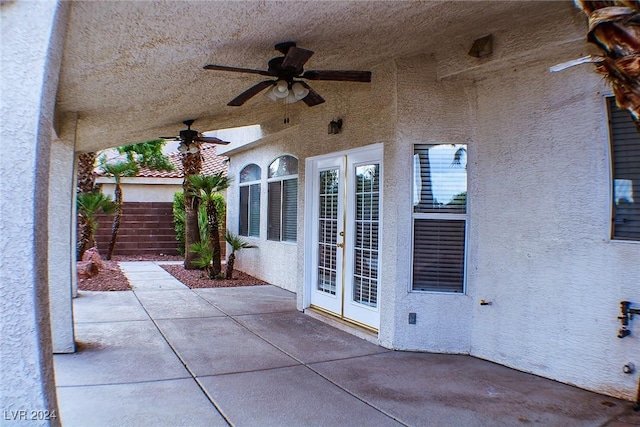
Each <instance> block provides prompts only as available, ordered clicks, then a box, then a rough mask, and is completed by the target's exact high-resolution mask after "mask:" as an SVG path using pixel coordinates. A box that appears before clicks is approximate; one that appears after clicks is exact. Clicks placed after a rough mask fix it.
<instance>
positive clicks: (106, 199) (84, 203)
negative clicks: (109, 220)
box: [77, 191, 116, 259]
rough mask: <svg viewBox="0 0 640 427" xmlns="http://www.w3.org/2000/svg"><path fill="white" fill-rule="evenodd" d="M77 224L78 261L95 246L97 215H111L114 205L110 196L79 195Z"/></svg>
mask: <svg viewBox="0 0 640 427" xmlns="http://www.w3.org/2000/svg"><path fill="white" fill-rule="evenodd" d="M77 207H78V223H79V226H80V237H79V239H78V247H77V250H78V254H77V256H78V259H82V255H84V252H85V251H86V250H87V249H89V248H90V247H92V246H94V245H95V233H96V230H97V229H98V220H97V216H98V213H100V212H103V213H106V214H111V213H113V212H114V211H115V209H116V205H115V203H114V202H113V200H111V196H105V195H104V194H102V193H101V192H100V191H93V192H90V193H80V194H78V197H77Z"/></svg>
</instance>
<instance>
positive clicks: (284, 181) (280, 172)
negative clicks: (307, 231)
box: [267, 155, 298, 242]
mask: <svg viewBox="0 0 640 427" xmlns="http://www.w3.org/2000/svg"><path fill="white" fill-rule="evenodd" d="M267 185H268V192H269V197H268V207H267V208H268V209H267V212H268V218H267V239H269V240H276V241H283V242H295V241H296V237H297V226H298V223H297V216H298V212H297V211H298V159H296V158H295V157H293V156H289V155H284V156H280V157H278V158H277V159H275V160H274V161H273V162H271V164H270V165H269V172H268V176H267Z"/></svg>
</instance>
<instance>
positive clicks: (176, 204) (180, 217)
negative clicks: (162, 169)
mask: <svg viewBox="0 0 640 427" xmlns="http://www.w3.org/2000/svg"><path fill="white" fill-rule="evenodd" d="M213 198H214V201H215V204H216V210H217V211H218V218H220V219H221V220H220V230H224V229H225V221H224V218H226V213H227V203H226V201H225V199H224V196H223V195H222V194H215V195H214V196H213ZM198 226H199V229H200V238H201V239H202V240H205V241H206V240H209V236H208V230H207V215H206V207H205V205H204V204H201V205H200V209H199V211H198ZM184 227H185V211H184V193H183V192H182V191H178V192H177V193H175V194H174V195H173V228H174V229H175V230H176V240H177V241H178V242H180V243H179V244H178V253H179V254H180V255H182V256H184V232H185V229H184Z"/></svg>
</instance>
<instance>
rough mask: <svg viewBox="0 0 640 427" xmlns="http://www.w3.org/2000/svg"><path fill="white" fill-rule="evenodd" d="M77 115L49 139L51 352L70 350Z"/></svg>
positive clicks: (72, 343) (69, 351)
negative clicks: (56, 135)
mask: <svg viewBox="0 0 640 427" xmlns="http://www.w3.org/2000/svg"><path fill="white" fill-rule="evenodd" d="M76 120H77V115H75V114H74V115H67V116H66V117H64V118H62V120H61V121H62V124H61V126H60V129H59V132H60V135H59V138H54V139H53V140H52V142H51V161H50V173H49V301H50V311H51V333H52V337H53V352H54V353H73V352H74V351H75V342H74V334H73V311H72V303H71V297H72V295H73V283H74V277H75V268H74V266H75V254H74V249H75V244H74V239H73V235H74V233H73V224H74V220H73V212H74V209H73V202H74V200H75V199H74V195H75V191H74V185H73V182H74V180H73V176H74V173H73V172H74V163H75V159H74V147H75V129H76Z"/></svg>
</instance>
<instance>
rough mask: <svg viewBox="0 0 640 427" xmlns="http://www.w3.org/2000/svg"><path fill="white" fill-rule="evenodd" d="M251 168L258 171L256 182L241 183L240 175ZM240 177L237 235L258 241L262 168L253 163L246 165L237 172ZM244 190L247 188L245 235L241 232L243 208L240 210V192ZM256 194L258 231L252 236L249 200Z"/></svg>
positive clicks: (241, 199) (241, 198)
mask: <svg viewBox="0 0 640 427" xmlns="http://www.w3.org/2000/svg"><path fill="white" fill-rule="evenodd" d="M251 166H255V167H256V168H257V169H258V172H259V175H260V177H259V178H258V179H256V180H251V181H245V182H242V178H241V177H242V173H243V172H244V171H245V170H246V169H247V168H248V167H251ZM238 175H239V176H240V178H239V179H238V235H240V236H243V237H249V238H255V239H259V238H260V221H261V215H260V209H261V200H260V199H261V198H262V196H261V192H262V185H261V183H262V168H261V167H260V166H259V165H257V164H255V163H249V164H246V165H245V166H244V167H243V168H242V169H241V170H240V172H239V174H238ZM244 188H247V191H248V194H247V208H246V221H247V224H246V225H247V234H242V232H243V227H242V220H243V218H244V216H245V215H243V208H242V201H243V197H242V191H243V189H244ZM256 192H257V198H258V207H257V212H256V213H257V215H258V229H257V230H256V234H252V232H253V231H254V230H253V228H252V227H251V218H252V217H251V213H252V209H251V200H252V197H253V196H254V195H255V193H256Z"/></svg>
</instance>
